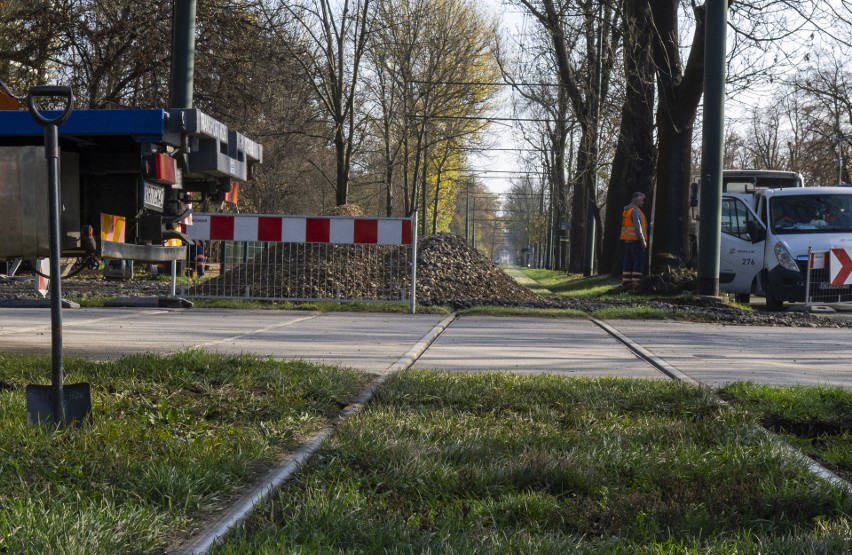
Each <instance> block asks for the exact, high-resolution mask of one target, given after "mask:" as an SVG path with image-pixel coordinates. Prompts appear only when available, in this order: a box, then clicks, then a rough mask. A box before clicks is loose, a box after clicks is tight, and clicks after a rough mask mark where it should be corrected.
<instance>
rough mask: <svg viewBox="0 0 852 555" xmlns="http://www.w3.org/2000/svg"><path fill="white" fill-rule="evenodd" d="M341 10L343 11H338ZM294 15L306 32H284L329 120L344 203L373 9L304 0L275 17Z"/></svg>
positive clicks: (345, 1)
mask: <svg viewBox="0 0 852 555" xmlns="http://www.w3.org/2000/svg"><path fill="white" fill-rule="evenodd" d="M338 10H339V11H338ZM282 12H283V14H286V15H283V17H287V16H289V17H292V18H294V19H295V20H296V21H297V22H298V23H299V25H300V27H301V31H302V36H301V37H299V39H300V40H298V41H293V40H292V38H291V37H285V38H284V39H283V40H284V44H285V45H287V48H288V49H289V51H290V53H291V55H292V56H293V57H294V58H295V59H296V60H297V61H298V63H299V65H300V66H301V68H302V71H303V75H304V76H305V77H306V79H307V80H308V82H309V83H310V85H311V87H312V88H313V91H314V94H315V100H316V102H317V103H318V104H319V105H320V106H321V107H322V109H323V111H324V112H325V114H326V115H327V116H328V118H329V120H330V122H331V128H332V129H331V143H332V144H333V145H334V151H335V160H336V172H335V179H334V180H333V181H331V183H332V185H333V187H334V190H335V193H336V195H335V200H336V202H337V204H338V205H341V204H346V202H347V198H348V195H349V184H350V171H351V168H352V158H353V153H354V149H355V143H356V140H357V138H356V133H357V129H356V122H359V115H358V114H357V113H356V112H357V106H356V96H357V94H358V85H359V79H360V77H359V71H360V69H361V61H362V59H363V57H364V52H365V49H366V47H367V41H368V39H369V36H370V32H371V30H372V25H373V20H374V12H373V10H372V7H371V3H370V0H342V2H333V1H332V0H305V1H304V2H302V3H297V4H290V3H287V2H284V3H282V5H281V11H280V12H279V14H278V15H277V16H276V17H275V19H276V20H278V19H279V18H280V17H281V16H282Z"/></svg>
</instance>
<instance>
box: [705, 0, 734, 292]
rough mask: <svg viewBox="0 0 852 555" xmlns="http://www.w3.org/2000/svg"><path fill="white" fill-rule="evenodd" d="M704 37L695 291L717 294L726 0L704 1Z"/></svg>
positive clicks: (726, 19) (723, 115) (720, 218)
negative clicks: (696, 281) (701, 138)
mask: <svg viewBox="0 0 852 555" xmlns="http://www.w3.org/2000/svg"><path fill="white" fill-rule="evenodd" d="M705 6H706V7H707V16H706V17H707V19H706V26H707V31H706V35H705V39H704V127H703V129H704V131H703V141H702V149H701V211H700V219H699V221H698V294H699V295H708V296H713V297H715V296H718V295H719V249H720V244H721V240H720V237H719V234H720V233H721V228H722V160H723V140H724V136H725V52H726V50H725V49H726V44H725V37H726V34H727V26H728V0H707V2H706V3H705Z"/></svg>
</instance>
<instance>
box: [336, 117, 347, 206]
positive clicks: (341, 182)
mask: <svg viewBox="0 0 852 555" xmlns="http://www.w3.org/2000/svg"><path fill="white" fill-rule="evenodd" d="M334 154H335V160H336V162H337V187H336V198H335V202H336V203H337V205H338V206H341V205H343V204H346V202H347V200H348V198H349V164H347V163H346V140H345V139H344V138H343V130H342V128H341V126H338V129H337V131H336V132H335V134H334Z"/></svg>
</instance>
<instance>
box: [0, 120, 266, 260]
mask: <svg viewBox="0 0 852 555" xmlns="http://www.w3.org/2000/svg"><path fill="white" fill-rule="evenodd" d="M51 114H52V113H51V112H47V113H46V115H47V116H48V117H50V116H51ZM57 114H58V113H57ZM43 135H44V130H43V129H42V128H41V127H40V126H39V125H38V124H37V123H36V122H35V121H34V120H33V118H32V117H31V116H30V114H29V113H28V112H27V111H23V110H19V111H0V199H2V202H0V258H13V257H14V258H36V257H45V256H47V255H48V251H49V244H48V243H49V242H48V230H47V221H48V214H47V202H46V198H47V191H46V187H45V183H46V182H47V176H46V174H45V172H46V170H45V169H44V168H45V164H44V147H43ZM59 145H60V148H61V159H60V166H61V170H60V176H61V203H62V214H61V230H60V236H61V250H62V256H67V257H74V256H78V257H79V256H94V257H97V258H105V259H127V260H140V261H151V262H165V261H171V260H182V259H184V258H185V256H186V252H185V249H184V247H166V246H163V245H164V241H166V240H168V239H185V237H183V235H182V234H181V233H180V231H179V229H178V226H177V223H178V222H179V221H180V220H181V219H183V218H184V217H185V216H186V210H187V203H189V202H190V200H194V201H196V202H197V201H199V200H201V199H202V198H204V199H210V200H213V201H221V200H222V199H223V198H224V195H225V194H226V193H228V192H230V191H231V189H232V186H233V184H234V183H241V182H244V181H246V180H247V179H249V177H250V176H251V173H252V168H253V166H254V165H255V164H258V163H261V162H262V160H263V147H262V146H261V145H259V144H257V143H255V142H254V141H252V140H250V139H248V138H247V137H245V136H243V135H242V134H240V133H237V132H236V131H232V130H230V129H228V127H227V126H226V125H225V124H223V123H221V122H219V121H217V120H215V119H213V118H212V117H210V116H208V115H206V114H204V113H203V112H201V111H199V110H197V109H195V108H172V109H169V110H161V109H153V110H151V109H122V110H75V111H73V112H72V113H71V115H70V117H69V118H68V119H67V121H65V122H64V123H63V125H62V127H61V129H60V130H59ZM190 194H191V196H190ZM104 214H105V215H110V216H113V217H119V218H122V219H123V220H122V221H123V222H125V224H126V229H125V235H124V241H123V242H122V241H118V240H115V238H114V237H111V236H109V237H108V236H106V233H105V232H106V230H105V229H101V226H102V221H103V219H102V215H104ZM102 232H104V234H103V237H102Z"/></svg>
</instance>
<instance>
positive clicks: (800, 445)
mask: <svg viewBox="0 0 852 555" xmlns="http://www.w3.org/2000/svg"><path fill="white" fill-rule="evenodd" d="M720 394H721V395H722V397H723V398H725V399H726V400H727V401H729V402H730V403H732V404H733V405H734V406H735V407H737V408H738V409H739V410H742V411H745V412H746V413H748V414H749V415H750V416H752V417H753V418H755V419H756V420H757V421H758V422H759V424H760V425H762V426H764V427H765V428H766V429H768V430H770V431H772V432H775V433H777V434H779V435H780V436H781V437H782V438H783V439H784V440H785V441H786V442H788V443H789V444H791V445H793V446H795V447H796V448H797V449H799V450H800V451H802V452H803V453H805V454H807V455H808V456H809V457H811V458H813V459H815V460H816V461H818V462H819V463H820V464H822V465H823V466H825V467H826V468H828V469H829V470H831V471H832V472H834V473H836V474H837V475H838V476H840V477H841V478H843V479H844V480H846V481H847V482H850V483H852V391H849V390H846V389H841V388H833V387H821V386H820V387H801V386H791V387H777V386H765V385H756V384H752V383H736V384H731V385H728V386H726V387H724V388H722V389H721V390H720Z"/></svg>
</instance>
